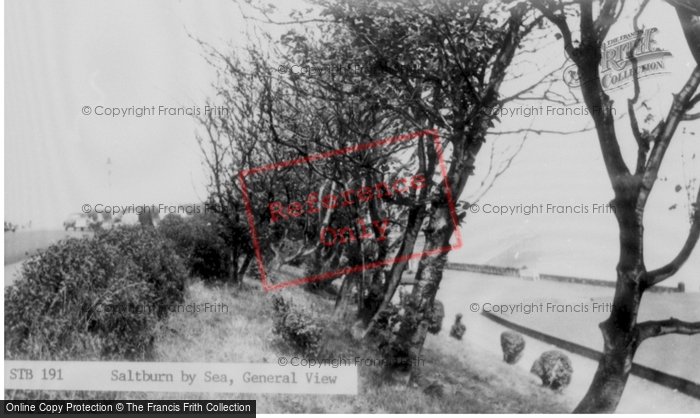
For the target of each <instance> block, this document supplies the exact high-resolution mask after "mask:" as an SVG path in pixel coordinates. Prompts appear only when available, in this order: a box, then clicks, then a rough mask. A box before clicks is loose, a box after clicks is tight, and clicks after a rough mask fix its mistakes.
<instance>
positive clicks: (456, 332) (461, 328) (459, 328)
mask: <svg viewBox="0 0 700 418" xmlns="http://www.w3.org/2000/svg"><path fill="white" fill-rule="evenodd" d="M465 332H467V327H466V326H465V325H464V324H463V323H462V314H457V316H456V317H455V323H454V325H452V328H450V337H452V338H455V339H458V340H461V339H462V337H463V336H464V333H465Z"/></svg>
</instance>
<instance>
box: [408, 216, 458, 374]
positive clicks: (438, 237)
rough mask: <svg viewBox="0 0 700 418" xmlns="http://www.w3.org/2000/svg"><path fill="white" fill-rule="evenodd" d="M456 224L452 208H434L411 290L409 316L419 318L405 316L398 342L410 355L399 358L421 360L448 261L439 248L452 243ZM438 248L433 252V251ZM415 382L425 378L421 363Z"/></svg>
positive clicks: (409, 360) (410, 360) (412, 372)
mask: <svg viewBox="0 0 700 418" xmlns="http://www.w3.org/2000/svg"><path fill="white" fill-rule="evenodd" d="M453 232H454V228H453V226H452V221H451V216H450V212H449V209H448V208H447V206H446V205H445V206H444V207H438V208H436V209H435V212H434V213H433V216H431V219H430V225H429V226H428V228H426V231H425V235H426V237H425V238H426V240H425V247H424V251H425V252H427V254H426V255H424V256H423V257H422V258H421V260H420V263H419V264H418V272H417V273H416V283H415V285H414V286H413V292H411V298H412V299H413V300H414V301H415V306H413V309H414V310H415V312H413V313H412V314H410V315H407V316H406V317H410V316H413V315H415V318H416V321H417V323H416V321H412V320H402V321H401V325H400V328H399V332H398V334H397V339H396V342H397V343H398V345H399V346H401V347H405V348H406V351H405V355H406V357H407V358H404V359H400V360H401V361H402V362H404V363H405V362H408V364H419V363H417V360H418V359H419V358H420V354H421V351H422V350H423V343H424V342H425V337H426V335H427V333H428V328H429V327H430V317H429V315H428V313H429V312H430V309H431V308H432V306H433V301H434V300H435V295H436V294H437V291H438V287H439V286H440V281H441V280H442V272H443V269H444V267H445V263H446V262H447V254H448V252H447V251H437V250H438V249H439V248H442V247H444V246H446V245H449V243H450V238H451V237H452V233H453ZM431 251H435V252H434V253H430V252H431ZM410 370H411V378H410V380H411V381H412V382H420V380H421V378H422V374H421V368H420V367H411V368H410Z"/></svg>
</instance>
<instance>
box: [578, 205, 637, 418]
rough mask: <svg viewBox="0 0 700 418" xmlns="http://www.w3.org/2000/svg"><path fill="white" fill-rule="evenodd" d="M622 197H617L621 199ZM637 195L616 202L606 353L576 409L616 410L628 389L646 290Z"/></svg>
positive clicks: (604, 326) (605, 325)
mask: <svg viewBox="0 0 700 418" xmlns="http://www.w3.org/2000/svg"><path fill="white" fill-rule="evenodd" d="M619 201H620V199H616V202H619ZM635 203H636V199H634V200H632V199H628V200H627V202H623V203H616V206H617V210H618V211H617V214H616V215H617V218H618V224H619V226H620V260H619V262H618V265H617V285H616V287H615V297H614V299H613V306H612V311H611V313H610V317H609V318H608V319H607V320H605V321H604V322H602V323H601V324H600V329H601V331H602V333H603V341H604V345H603V357H602V358H601V359H600V361H599V363H598V370H597V371H596V373H595V375H594V377H593V382H592V383H591V386H590V387H589V389H588V392H587V393H586V396H584V398H583V400H582V401H581V403H579V405H578V406H577V407H576V409H575V410H574V412H575V413H589V414H590V413H612V412H615V409H616V408H617V405H618V403H619V402H620V398H621V397H622V392H623V391H624V389H625V385H626V383H627V379H628V378H629V374H630V370H631V369H632V360H633V359H634V354H635V352H636V351H637V347H638V346H639V342H640V341H639V332H638V329H637V313H638V311H639V304H640V302H641V300H642V294H643V293H644V287H643V286H644V285H643V280H644V276H645V274H646V269H645V267H644V262H643V258H642V250H643V248H642V244H643V236H644V228H643V226H642V215H641V213H638V212H637V211H636V210H635V207H636V204H635Z"/></svg>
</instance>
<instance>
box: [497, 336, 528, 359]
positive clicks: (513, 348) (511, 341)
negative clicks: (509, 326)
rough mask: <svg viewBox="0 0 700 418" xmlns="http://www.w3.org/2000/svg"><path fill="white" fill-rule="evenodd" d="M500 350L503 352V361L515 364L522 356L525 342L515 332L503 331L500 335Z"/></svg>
mask: <svg viewBox="0 0 700 418" xmlns="http://www.w3.org/2000/svg"><path fill="white" fill-rule="evenodd" d="M501 349H502V350H503V361H505V362H506V363H508V364H515V363H517V362H518V360H520V358H521V357H522V356H523V350H525V340H524V339H523V336H522V335H520V334H518V333H517V332H513V331H504V332H503V333H502V334H501Z"/></svg>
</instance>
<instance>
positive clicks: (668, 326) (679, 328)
mask: <svg viewBox="0 0 700 418" xmlns="http://www.w3.org/2000/svg"><path fill="white" fill-rule="evenodd" d="M637 329H638V330H639V340H638V341H637V344H640V343H641V342H642V341H644V340H646V339H647V338H651V337H660V336H662V335H667V334H683V335H695V334H700V322H685V321H681V320H679V319H676V318H671V319H667V320H664V321H646V322H642V323H641V324H638V325H637Z"/></svg>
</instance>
